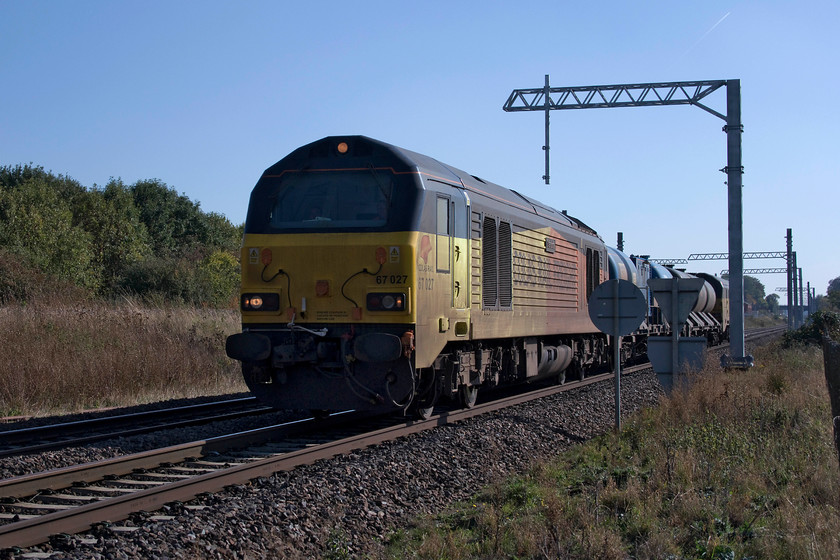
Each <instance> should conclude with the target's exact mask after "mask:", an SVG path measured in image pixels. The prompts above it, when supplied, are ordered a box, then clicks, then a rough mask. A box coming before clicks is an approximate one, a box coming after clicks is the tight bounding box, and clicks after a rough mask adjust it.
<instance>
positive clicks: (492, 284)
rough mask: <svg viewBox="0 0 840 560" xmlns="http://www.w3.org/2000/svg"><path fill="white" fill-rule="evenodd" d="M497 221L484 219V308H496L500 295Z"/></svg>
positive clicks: (482, 284) (482, 246)
mask: <svg viewBox="0 0 840 560" xmlns="http://www.w3.org/2000/svg"><path fill="white" fill-rule="evenodd" d="M498 272H499V270H498V247H497V245H496V219H495V218H491V217H490V216H485V217H484V225H483V227H482V232H481V275H482V277H481V279H482V282H481V295H482V303H483V304H484V307H496V300H497V299H498V294H499V284H498Z"/></svg>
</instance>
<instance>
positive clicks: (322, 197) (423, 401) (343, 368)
mask: <svg viewBox="0 0 840 560" xmlns="http://www.w3.org/2000/svg"><path fill="white" fill-rule="evenodd" d="M608 254H610V255H614V254H615V255H618V252H617V251H615V252H613V251H612V250H610V249H608V248H607V247H606V245H605V244H604V242H603V240H602V239H601V238H600V237H599V236H598V234H597V233H596V232H595V231H594V230H593V229H592V228H590V227H588V226H587V225H586V224H584V223H583V222H582V221H580V220H578V219H576V218H573V217H572V216H569V215H567V214H566V213H565V212H558V211H556V210H554V209H552V208H549V207H547V206H545V205H543V204H541V203H540V202H538V201H536V200H534V199H531V198H529V197H527V196H524V195H522V194H520V193H517V192H516V191H513V190H509V189H506V188H503V187H501V186H499V185H496V184H494V183H491V182H489V181H485V180H483V179H481V178H480V177H477V176H474V175H471V174H469V173H466V172H464V171H461V170H459V169H457V168H454V167H452V166H449V165H446V164H443V163H441V162H439V161H437V160H435V159H433V158H430V157H428V156H424V155H421V154H418V153H415V152H412V151H409V150H405V149H402V148H399V147H396V146H393V145H390V144H386V143H384V142H380V141H377V140H373V139H371V138H367V137H364V136H334V137H328V138H324V139H322V140H318V141H316V142H313V143H311V144H308V145H306V146H303V147H301V148H299V149H297V150H295V151H294V152H292V153H291V154H289V155H288V156H286V157H285V158H283V159H282V160H280V161H279V162H277V163H276V164H275V165H273V166H271V167H269V168H268V169H266V170H265V172H264V173H263V174H262V176H261V177H260V179H259V181H258V182H257V184H256V186H255V187H254V189H253V191H252V193H251V198H250V203H249V206H248V214H247V218H246V222H245V235H244V238H243V245H242V254H241V263H242V288H241V299H240V307H241V313H242V332H241V333H239V334H235V335H233V336H231V337H229V338H228V340H227V344H226V350H227V354H228V356H230V357H231V358H234V359H236V360H239V361H241V362H242V371H243V376H244V378H245V381H246V383H247V385H248V387H249V388H250V390H251V391H252V392H253V393H254V394H255V395H256V396H257V397H258V398H259V399H261V400H262V401H264V402H266V403H268V404H270V405H272V406H274V407H276V408H295V409H313V410H345V409H357V410H362V409H373V410H380V411H383V412H385V411H391V410H399V409H402V410H406V411H408V410H411V411H413V412H414V413H416V414H418V415H420V416H427V415H428V414H430V413H431V410H432V407H433V406H434V405H435V403H436V402H437V401H438V399H440V398H448V399H458V400H460V402H461V403H462V404H463V405H464V406H468V407H469V406H472V405H473V404H474V403H475V399H476V396H477V392H478V389H479V387H487V388H490V387H495V386H500V385H507V384H516V383H522V382H527V381H532V380H536V379H544V378H552V377H553V378H557V379H558V380H560V381H562V380H563V379H564V378H565V375H566V373H567V372H570V374H571V375H573V376H575V377H582V376H584V375H585V374H586V372H588V371H590V370H591V369H592V368H596V367H600V366H603V365H605V364H607V363H608V361H609V360H610V352H609V351H608V348H607V337H606V336H605V335H603V334H601V333H600V332H598V331H597V329H596V328H595V326H594V325H593V324H592V322H591V321H590V319H589V316H588V313H587V301H588V298H589V295H590V294H591V293H592V291H593V290H594V289H595V287H596V286H597V285H598V284H600V283H601V282H602V281H604V280H606V279H607V278H608V277H609V276H610V273H609V271H608V263H609V265H610V266H611V265H612V262H613V260H612V259H611V258H608ZM623 259H626V262H624V264H625V265H626V266H627V267H628V268H627V271H629V270H630V268H633V269H634V271H635V274H636V281H637V282H638V281H640V280H639V279H640V278H641V277H640V276H639V272H638V271H639V270H640V267H641V268H643V269H644V270H648V269H646V268H644V267H643V266H642V265H640V264H638V261H634V260H633V259H631V258H630V257H627V256H626V255H624V256H623V258H622V260H623ZM627 263H631V264H632V266H630V265H629V264H627ZM727 309H728V308H727ZM644 328H647V329H648V330H650V329H653V328H657V329H661V328H664V327H663V326H662V325H661V324H658V325H656V324H654V323H652V322H648V325H647V326H646V327H644ZM646 333H647V331H645V332H640V333H639V334H638V337H637V340H636V341H635V342H633V345H634V349H633V351H632V352H629V353H628V354H633V355H635V354H637V353H638V351H643V350H644V349H645V343H644V336H645V335H646Z"/></svg>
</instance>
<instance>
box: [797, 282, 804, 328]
mask: <svg viewBox="0 0 840 560" xmlns="http://www.w3.org/2000/svg"><path fill="white" fill-rule="evenodd" d="M796 270H797V271H798V272H799V289H798V290H797V291H796V293H797V294H798V297H799V311H798V312H797V317H799V326H800V327H801V326H802V325H804V324H805V298H804V297H803V294H802V269H801V268H797V269H796Z"/></svg>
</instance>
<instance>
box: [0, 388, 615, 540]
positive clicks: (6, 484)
mask: <svg viewBox="0 0 840 560" xmlns="http://www.w3.org/2000/svg"><path fill="white" fill-rule="evenodd" d="M612 377H613V374H612V373H606V374H600V375H593V376H591V377H588V378H585V379H584V380H581V381H574V382H569V383H566V384H564V385H555V386H550V387H543V388H540V389H537V390H535V391H531V392H528V393H525V394H521V395H514V396H510V397H505V398H502V399H499V400H495V401H491V402H487V403H483V404H477V405H476V406H474V407H473V408H470V409H461V410H455V411H447V412H444V413H442V414H438V415H435V416H432V417H431V418H429V419H428V420H407V421H403V422H398V423H396V424H394V425H392V426H389V427H386V428H380V429H377V430H374V431H370V432H366V433H362V434H357V435H352V436H349V437H342V438H340V439H337V440H334V441H330V442H326V443H323V444H320V445H313V446H311V447H306V448H303V449H299V450H295V451H291V452H288V453H284V454H281V455H277V456H274V457H268V458H265V459H260V460H257V461H253V462H250V463H245V464H240V465H238V466H232V467H230V468H224V469H220V470H218V471H214V472H210V473H206V474H202V475H199V476H195V477H192V478H188V479H185V480H180V481H177V482H171V483H168V484H165V485H159V486H157V487H153V488H149V489H145V490H138V491H137V492H134V493H131V494H125V495H122V496H116V497H106V498H102V499H101V500H99V501H97V502H94V503H88V504H85V505H81V506H78V507H72V509H67V510H63V511H57V512H54V513H48V514H46V515H42V516H38V517H35V518H32V519H27V520H23V521H17V522H13V523H10V524H7V525H3V526H0V549H6V548H12V547H27V546H33V545H36V544H39V543H42V542H44V541H46V540H47V539H48V538H49V536H50V535H53V534H61V533H68V534H72V533H79V532H82V531H85V530H88V529H90V528H91V527H92V526H94V525H95V524H97V523H101V522H105V521H108V522H116V521H120V520H122V519H125V518H127V517H128V516H129V515H130V514H132V513H135V512H138V511H154V510H156V509H160V508H161V507H162V506H163V505H165V504H167V503H170V502H174V501H187V500H190V499H192V498H194V497H196V496H197V495H199V494H203V493H207V492H217V491H219V490H221V489H223V488H224V487H226V486H230V485H235V484H242V483H244V482H247V481H248V480H251V479H254V478H258V477H261V476H270V475H271V474H273V473H275V472H278V471H285V470H291V469H293V468H295V467H298V466H301V465H306V464H311V463H314V462H315V461H318V460H321V459H328V458H331V457H334V456H336V455H341V454H344V453H348V452H350V451H354V450H357V449H361V448H364V447H369V446H372V445H376V444H379V443H383V442H385V441H391V440H394V439H397V438H399V437H403V436H407V435H410V434H415V433H418V432H422V431H426V430H431V429H434V428H436V427H439V426H443V425H447V424H452V423H455V422H460V421H463V420H466V419H469V418H473V417H475V416H478V415H481V414H487V413H489V412H494V411H496V410H500V409H502V408H506V407H510V406H514V405H517V404H522V403H525V402H528V401H532V400H536V399H539V398H544V397H547V396H550V395H554V394H556V393H560V392H564V391H570V390H573V389H578V388H581V387H585V386H587V385H591V384H594V383H598V382H602V381H606V380H609V379H611V378H612ZM327 421H328V422H329V421H332V424H333V425H332V426H331V427H333V428H339V427H341V426H342V425H343V423H344V422H346V419H345V417H339V418H337V417H336V416H335V415H333V416H331V417H330V418H329V419H327ZM315 424H316V422H315V421H314V420H306V421H299V422H297V423H294V424H293V425H291V426H286V425H284V427H285V429H286V432H284V435H290V434H291V433H292V432H293V431H294V432H299V433H302V432H304V431H305V430H306V429H309V428H310V427H313V426H314V425H315ZM323 424H324V421H321V422H318V424H317V425H318V427H321V426H323ZM276 436H277V433H276V427H275V432H274V433H273V434H272V433H271V432H270V429H269V428H262V429H260V430H255V431H253V432H245V433H243V434H234V435H231V436H223V437H220V438H214V439H211V440H204V441H197V442H192V443H188V444H182V445H177V446H173V447H169V448H165V449H162V450H155V451H149V452H144V453H138V454H134V455H129V456H125V457H119V458H115V459H110V460H108V461H104V462H102V463H93V464H88V465H79V466H76V467H68V468H65V469H59V470H58V471H50V472H47V473H37V474H33V475H27V476H24V477H17V478H15V479H8V480H5V481H0V496H14V497H21V496H28V495H32V494H33V493H37V492H40V491H43V490H44V489H60V488H66V487H68V486H69V485H71V484H73V483H77V482H80V481H87V482H90V481H94V480H100V479H101V478H103V477H104V476H107V475H114V474H128V473H131V472H133V471H135V470H137V469H144V468H153V467H156V466H159V465H161V464H162V463H167V462H177V461H182V460H186V459H187V458H190V457H196V456H202V455H204V454H207V453H210V452H213V451H216V452H220V451H227V450H228V449H230V446H231V444H232V443H234V442H235V443H236V445H240V444H242V443H243V441H242V438H246V439H247V441H246V442H244V443H245V444H246V445H259V444H261V443H264V442H265V441H268V440H270V439H274V438H276ZM246 452H247V450H246Z"/></svg>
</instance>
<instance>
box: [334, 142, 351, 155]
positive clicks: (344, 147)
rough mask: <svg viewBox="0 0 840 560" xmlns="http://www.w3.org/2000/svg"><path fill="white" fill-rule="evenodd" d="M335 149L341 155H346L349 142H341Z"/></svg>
mask: <svg viewBox="0 0 840 560" xmlns="http://www.w3.org/2000/svg"><path fill="white" fill-rule="evenodd" d="M335 149H336V150H338V153H339V154H346V153H347V151H348V150H349V149H350V146H348V145H347V142H339V143H338V146H336V147H335Z"/></svg>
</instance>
